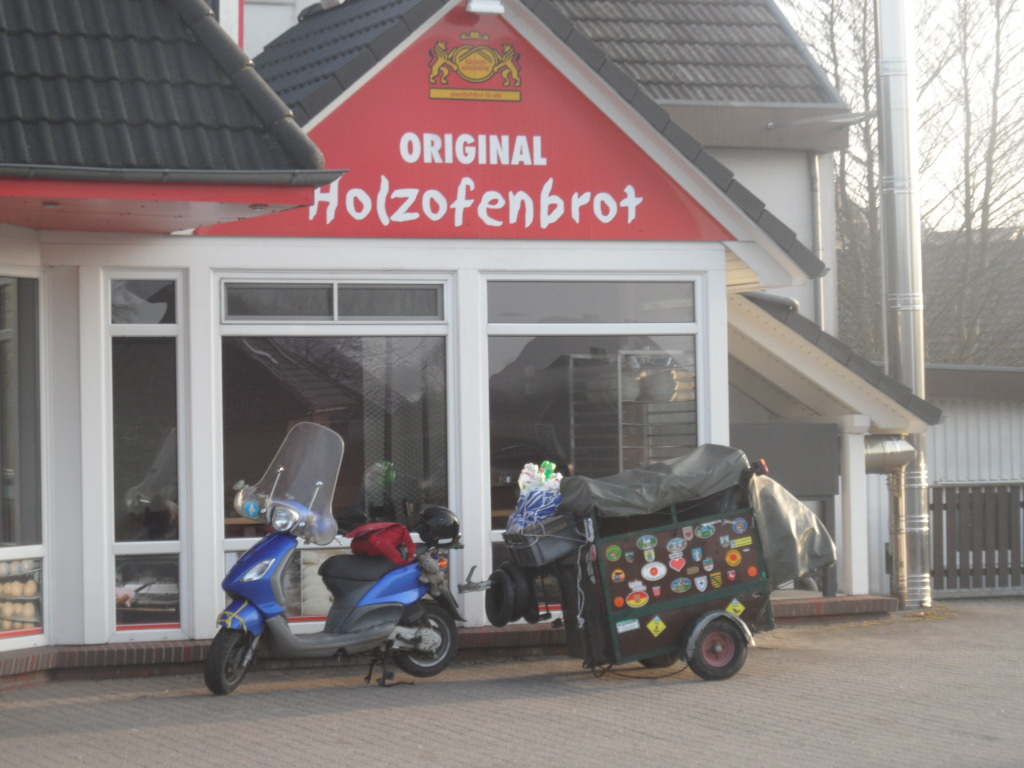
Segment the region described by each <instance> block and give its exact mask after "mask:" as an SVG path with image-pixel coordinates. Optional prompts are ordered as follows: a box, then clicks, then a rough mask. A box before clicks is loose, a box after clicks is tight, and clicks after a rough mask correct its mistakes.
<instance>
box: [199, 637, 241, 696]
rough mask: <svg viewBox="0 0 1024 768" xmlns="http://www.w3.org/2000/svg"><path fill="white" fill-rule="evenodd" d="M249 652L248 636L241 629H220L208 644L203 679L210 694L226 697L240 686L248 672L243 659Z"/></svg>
mask: <svg viewBox="0 0 1024 768" xmlns="http://www.w3.org/2000/svg"><path fill="white" fill-rule="evenodd" d="M248 652H249V636H248V634H247V633H246V632H244V631H242V630H241V629H228V628H227V627H222V628H221V630H220V631H219V632H218V633H217V636H216V637H215V638H213V642H212V643H211V644H210V653H209V655H208V656H207V657H206V666H205V668H204V671H203V677H204V678H205V680H206V687H207V688H209V689H210V692H211V693H215V694H216V695H218V696H226V695H227V694H229V693H231V692H232V691H233V690H235V688H237V687H238V686H239V685H241V684H242V680H243V679H244V678H245V673H246V672H247V671H248V670H249V667H248V665H247V664H246V663H245V657H246V655H247V654H248Z"/></svg>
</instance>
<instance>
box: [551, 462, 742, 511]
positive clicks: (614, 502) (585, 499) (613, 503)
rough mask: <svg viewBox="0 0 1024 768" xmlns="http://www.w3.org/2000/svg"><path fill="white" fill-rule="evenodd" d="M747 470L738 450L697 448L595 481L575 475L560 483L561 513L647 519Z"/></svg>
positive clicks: (734, 479) (709, 492)
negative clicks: (653, 513)
mask: <svg viewBox="0 0 1024 768" xmlns="http://www.w3.org/2000/svg"><path fill="white" fill-rule="evenodd" d="M748 466H749V464H748V462H747V457H746V456H745V455H744V454H743V451H741V450H739V449H737V448H729V447H727V446H724V445H702V446H701V447H700V448H695V449H694V450H693V451H692V452H691V453H688V454H686V455H685V456H681V457H680V458H677V459H670V460H669V461H662V462H658V463H657V464H649V465H647V466H646V467H640V468H638V469H629V470H626V471H625V472H621V473H619V474H617V475H612V476H611V477H602V478H599V479H595V478H591V477H582V476H580V475H574V476H572V477H566V478H564V479H563V480H562V483H561V486H562V487H561V490H562V504H561V507H560V508H559V509H560V511H563V512H576V513H578V514H581V515H589V514H590V513H591V512H593V513H594V514H596V515H597V516H598V517H628V516H630V515H646V514H650V513H651V512H656V511H658V510H659V509H665V508H666V507H670V506H672V505H673V504H682V503H683V502H686V501H692V500H694V499H702V498H704V497H705V496H711V495H712V494H715V493H718V492H719V491H724V490H725V489H726V488H729V487H731V486H733V485H736V484H737V483H738V482H739V481H740V474H741V473H742V472H743V470H745V469H746V468H747V467H748Z"/></svg>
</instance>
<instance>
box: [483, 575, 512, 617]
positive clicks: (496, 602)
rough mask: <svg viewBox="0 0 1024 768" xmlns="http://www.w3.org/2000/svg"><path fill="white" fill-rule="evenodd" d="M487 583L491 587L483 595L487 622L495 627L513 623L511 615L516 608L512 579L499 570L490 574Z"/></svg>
mask: <svg viewBox="0 0 1024 768" xmlns="http://www.w3.org/2000/svg"><path fill="white" fill-rule="evenodd" d="M489 581H490V582H491V586H489V587H488V588H487V591H486V592H485V593H484V610H485V611H486V613H487V620H488V621H489V622H491V624H493V625H494V626H496V627H504V626H505V625H506V624H508V623H509V622H510V621H514V619H513V618H512V614H513V613H514V612H515V608H516V606H515V600H516V596H515V585H514V584H513V583H512V577H511V576H509V575H508V573H507V572H506V571H504V570H502V569H501V568H498V569H496V570H495V571H494V572H493V573H492V574H491V578H490V579H489Z"/></svg>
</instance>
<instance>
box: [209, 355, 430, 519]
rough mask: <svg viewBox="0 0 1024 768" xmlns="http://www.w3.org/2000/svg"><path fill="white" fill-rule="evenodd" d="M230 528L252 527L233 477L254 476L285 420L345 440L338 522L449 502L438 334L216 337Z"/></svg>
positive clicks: (408, 515) (398, 515) (397, 515)
mask: <svg viewBox="0 0 1024 768" xmlns="http://www.w3.org/2000/svg"><path fill="white" fill-rule="evenodd" d="M222 370H223V386H224V390H223V404H224V472H225V475H224V502H225V512H226V520H225V522H226V531H225V535H227V536H258V535H261V534H262V532H263V530H264V529H263V526H261V525H258V524H255V523H254V522H253V521H252V520H250V519H248V518H244V517H237V516H236V515H235V512H234V510H233V508H232V506H231V502H232V497H233V495H234V492H233V490H232V486H234V485H235V483H236V482H237V481H239V480H246V481H247V482H249V483H253V482H255V481H256V480H258V479H259V478H260V477H261V476H262V474H263V471H264V470H265V469H266V467H267V464H268V463H269V462H270V460H271V459H272V458H273V457H274V452H275V451H276V450H277V446H278V444H279V443H280V442H281V441H282V440H283V439H284V436H285V434H287V432H288V429H289V428H290V427H291V426H292V425H293V424H295V423H297V422H300V421H314V422H318V423H320V424H324V425H325V426H328V427H330V428H331V429H333V430H335V431H336V432H338V433H339V434H340V435H341V436H342V437H343V438H344V440H345V457H344V461H343V463H342V466H341V474H340V476H339V480H338V487H337V490H336V492H335V498H334V514H335V517H336V518H337V519H338V525H339V528H340V529H341V531H348V530H351V529H352V528H354V527H356V526H357V525H361V524H362V523H363V522H366V521H375V520H397V521H398V522H402V523H409V522H412V520H413V519H414V518H415V516H416V514H417V513H418V512H419V509H420V507H421V506H422V505H423V504H441V505H447V504H448V458H447V457H448V436H447V423H448V417H447V405H446V397H447V389H446V381H445V340H444V338H442V337H420V336H417V337H411V336H403V337H374V338H348V337H298V338H296V337H272V338H267V337H254V336H250V337H237V338H235V337H233V338H225V339H224V340H223V342H222Z"/></svg>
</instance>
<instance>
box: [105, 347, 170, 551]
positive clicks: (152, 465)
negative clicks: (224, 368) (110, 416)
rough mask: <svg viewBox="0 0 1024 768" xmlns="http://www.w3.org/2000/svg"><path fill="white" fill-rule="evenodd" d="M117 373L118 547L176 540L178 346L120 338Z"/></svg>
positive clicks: (115, 352)
mask: <svg viewBox="0 0 1024 768" xmlns="http://www.w3.org/2000/svg"><path fill="white" fill-rule="evenodd" d="M112 367H113V395H114V499H115V500H116V501H115V505H116V506H115V509H114V533H115V537H116V541H143V540H160V539H164V540H166V539H177V538H178V458H177V456H178V454H177V432H176V429H175V426H176V424H177V418H178V416H177V360H176V340H175V339H173V338H135V337H119V338H115V339H113V343H112Z"/></svg>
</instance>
